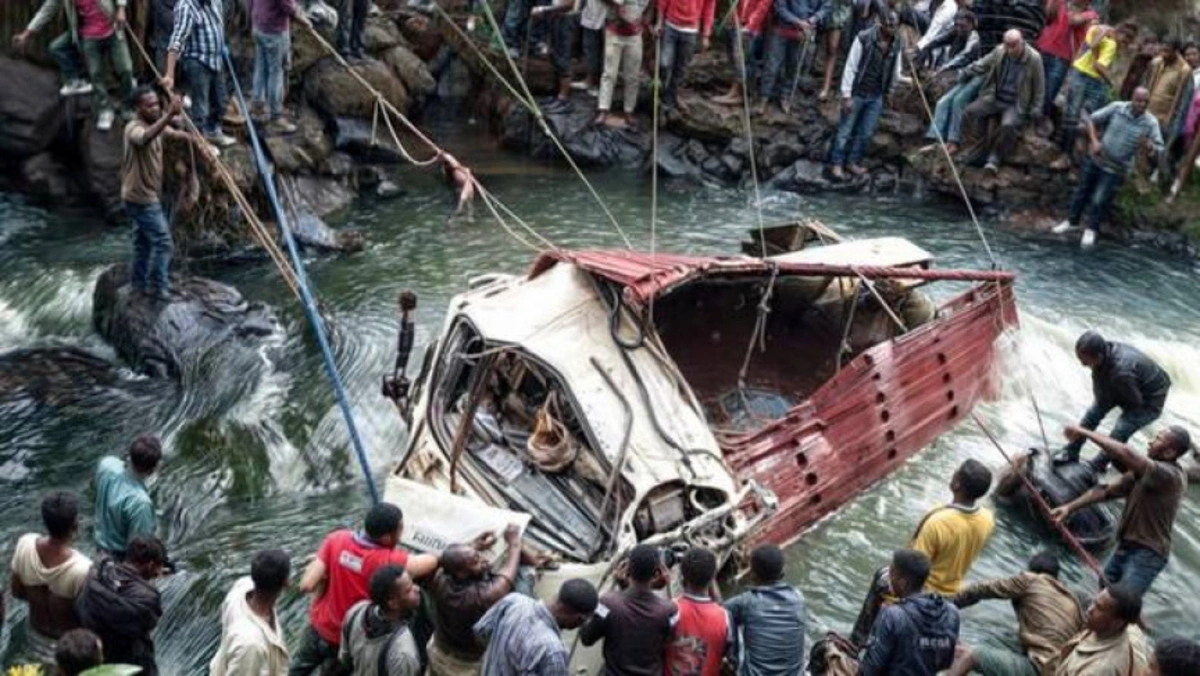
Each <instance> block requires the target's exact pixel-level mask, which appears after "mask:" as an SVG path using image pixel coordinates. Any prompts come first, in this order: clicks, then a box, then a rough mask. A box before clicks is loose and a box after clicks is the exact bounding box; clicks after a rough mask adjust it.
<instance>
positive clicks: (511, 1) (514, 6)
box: [500, 0, 544, 51]
mask: <svg viewBox="0 0 1200 676" xmlns="http://www.w3.org/2000/svg"><path fill="white" fill-rule="evenodd" d="M541 4H544V2H542V0H508V2H507V4H506V5H505V7H504V25H503V26H502V27H501V29H500V36H501V37H502V38H503V39H504V46H505V47H507V48H508V49H516V50H518V51H521V46H522V45H523V44H524V42H525V32H526V30H528V31H529V40H530V42H532V43H534V44H537V43H538V42H541V39H542V29H541V24H540V23H538V22H535V23H534V25H533V26H532V27H531V26H530V25H529V24H530V21H529V10H531V9H533V8H534V6H536V5H541Z"/></svg>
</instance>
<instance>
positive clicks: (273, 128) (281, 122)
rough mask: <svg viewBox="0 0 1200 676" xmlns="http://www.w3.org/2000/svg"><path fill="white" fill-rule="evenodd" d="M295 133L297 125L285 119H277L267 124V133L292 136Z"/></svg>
mask: <svg viewBox="0 0 1200 676" xmlns="http://www.w3.org/2000/svg"><path fill="white" fill-rule="evenodd" d="M295 131H296V125H294V124H292V123H291V122H290V121H289V120H288V119H287V118H285V117H277V118H275V119H273V120H271V121H270V122H269V123H267V132H269V133H271V134H292V133H295Z"/></svg>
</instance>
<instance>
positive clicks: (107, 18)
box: [13, 0, 133, 131]
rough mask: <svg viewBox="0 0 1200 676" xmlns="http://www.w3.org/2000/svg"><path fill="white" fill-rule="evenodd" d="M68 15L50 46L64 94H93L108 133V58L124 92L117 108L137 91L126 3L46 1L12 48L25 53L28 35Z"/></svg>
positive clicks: (115, 0)
mask: <svg viewBox="0 0 1200 676" xmlns="http://www.w3.org/2000/svg"><path fill="white" fill-rule="evenodd" d="M60 9H61V10H62V11H63V13H64V14H65V15H66V17H67V32H66V33H63V34H62V35H60V36H58V37H57V38H55V39H54V41H53V42H51V43H50V56H52V57H53V58H54V61H55V63H57V64H58V69H59V71H61V72H62V76H63V87H62V89H60V90H59V93H60V94H62V95H63V96H72V95H76V94H87V93H89V92H91V93H92V97H93V98H92V103H93V106H92V107H93V108H94V109H95V111H96V129H98V130H100V131H108V130H109V129H112V124H113V117H114V112H113V102H112V99H110V98H109V96H108V89H107V87H106V86H105V82H106V81H107V78H106V75H107V73H105V72H104V57H105V54H107V55H108V58H109V59H110V60H111V61H112V68H113V73H114V74H115V75H116V77H117V86H118V87H119V88H120V91H121V100H120V102H119V105H120V106H121V107H122V108H124V107H125V106H127V105H129V103H130V100H129V97H130V94H131V93H132V91H133V62H132V61H130V59H129V47H128V45H126V44H125V33H124V30H125V0H46V1H45V3H43V4H42V7H41V9H39V10H38V12H37V14H35V15H34V16H33V19H32V20H31V21H30V22H29V25H28V26H27V27H26V28H25V30H23V31H21V32H20V33H17V34H16V36H15V37H13V46H14V47H16V48H17V49H21V48H22V47H24V46H25V43H26V42H28V41H29V38H30V36H32V35H33V34H34V33H36V32H38V31H39V30H41V29H42V28H44V27H45V26H46V24H48V23H50V22H51V21H52V20H53V19H54V16H55V15H56V14H58V11H59V10H60ZM76 49H78V50H79V51H80V52H83V59H84V62H85V63H86V64H87V72H88V77H89V78H91V82H90V83H89V82H88V81H87V80H85V79H83V78H82V77H80V74H79V58H78V54H77V52H76V51H75V50H76Z"/></svg>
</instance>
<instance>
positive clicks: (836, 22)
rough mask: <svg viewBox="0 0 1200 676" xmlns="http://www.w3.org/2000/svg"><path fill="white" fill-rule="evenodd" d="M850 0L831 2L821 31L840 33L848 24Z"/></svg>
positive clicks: (834, 0)
mask: <svg viewBox="0 0 1200 676" xmlns="http://www.w3.org/2000/svg"><path fill="white" fill-rule="evenodd" d="M850 5H851V2H850V0H833V7H832V9H830V11H829V16H828V17H827V18H826V19H825V22H824V23H823V24H821V30H827V31H840V30H842V29H843V28H845V27H846V24H848V23H850Z"/></svg>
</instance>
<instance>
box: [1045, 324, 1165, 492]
mask: <svg viewBox="0 0 1200 676" xmlns="http://www.w3.org/2000/svg"><path fill="white" fill-rule="evenodd" d="M1075 356H1076V357H1078V358H1079V363H1081V364H1083V365H1084V366H1086V367H1087V368H1089V369H1091V371H1092V396H1093V399H1092V405H1091V407H1090V408H1088V410H1087V413H1085V414H1084V415H1083V420H1080V421H1079V426H1080V427H1082V428H1083V429H1085V430H1094V429H1096V428H1097V427H1098V426H1099V425H1100V422H1101V421H1102V420H1104V416H1106V415H1108V412H1109V411H1111V410H1113V409H1114V408H1119V409H1121V417H1119V418H1117V424H1115V425H1113V428H1112V430H1111V431H1110V432H1109V437H1111V438H1112V439H1115V440H1116V441H1117V442H1118V443H1125V442H1126V441H1129V437H1132V436H1133V433H1134V432H1137V431H1138V430H1140V429H1141V428H1143V427H1145V426H1146V425H1149V424H1150V423H1152V422H1154V421H1155V420H1157V419H1158V416H1160V415H1162V411H1163V405H1165V404H1166V402H1167V393H1168V392H1169V391H1170V390H1171V377H1170V376H1168V375H1167V372H1166V371H1164V370H1163V368H1162V367H1161V366H1159V365H1158V364H1156V363H1155V362H1154V360H1153V359H1151V358H1150V357H1147V356H1146V355H1145V354H1143V353H1142V351H1141V350H1139V349H1137V348H1136V347H1133V346H1132V345H1126V344H1124V343H1115V342H1109V341H1107V340H1105V339H1104V336H1102V335H1100V334H1099V333H1098V332H1096V331H1085V332H1084V334H1083V335H1082V336H1080V337H1079V339H1078V340H1076V341H1075ZM1084 440H1085V439H1084V437H1082V436H1076V437H1074V438H1072V439H1071V440H1070V443H1068V444H1067V445H1066V446H1065V447H1064V448H1063V450H1062V451H1061V452H1060V453H1059V454H1058V455H1056V456H1055V458H1054V463H1055V464H1058V465H1062V464H1066V463H1070V462H1078V461H1079V451H1080V450H1081V449H1082V448H1083V442H1084ZM1108 462H1109V458H1108V457H1107V456H1106V455H1105V454H1104V453H1103V452H1102V453H1101V454H1100V455H1098V456H1096V458H1095V460H1093V461H1092V464H1093V466H1094V467H1095V468H1096V469H1097V470H1098V471H1100V472H1103V471H1105V470H1107V469H1108ZM1124 469H1126V470H1127V469H1128V468H1124Z"/></svg>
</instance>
